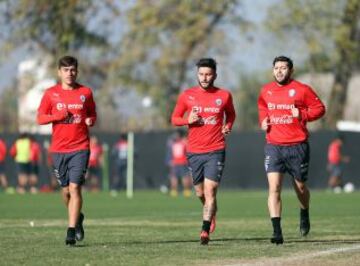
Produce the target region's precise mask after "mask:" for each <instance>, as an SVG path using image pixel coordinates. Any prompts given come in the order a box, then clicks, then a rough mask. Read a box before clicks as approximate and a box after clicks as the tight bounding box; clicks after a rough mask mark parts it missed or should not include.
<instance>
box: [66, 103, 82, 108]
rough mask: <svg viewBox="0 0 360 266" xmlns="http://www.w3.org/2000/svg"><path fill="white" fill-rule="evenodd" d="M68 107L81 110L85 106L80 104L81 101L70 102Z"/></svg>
mask: <svg viewBox="0 0 360 266" xmlns="http://www.w3.org/2000/svg"><path fill="white" fill-rule="evenodd" d="M67 108H68V109H76V110H81V109H83V108H84V105H83V104H79V103H70V104H68V105H67Z"/></svg>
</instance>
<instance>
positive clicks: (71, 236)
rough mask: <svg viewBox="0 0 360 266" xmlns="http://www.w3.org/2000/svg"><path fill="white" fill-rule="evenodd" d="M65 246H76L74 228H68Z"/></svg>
mask: <svg viewBox="0 0 360 266" xmlns="http://www.w3.org/2000/svg"><path fill="white" fill-rule="evenodd" d="M65 244H66V245H69V246H74V245H75V244H76V239H75V229H74V228H68V230H67V234H66V239H65Z"/></svg>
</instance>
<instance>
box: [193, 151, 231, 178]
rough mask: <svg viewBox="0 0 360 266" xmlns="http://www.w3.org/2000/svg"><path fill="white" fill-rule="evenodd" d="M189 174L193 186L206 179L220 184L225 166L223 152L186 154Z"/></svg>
mask: <svg viewBox="0 0 360 266" xmlns="http://www.w3.org/2000/svg"><path fill="white" fill-rule="evenodd" d="M187 158H188V161H189V169H190V174H191V176H192V179H193V184H194V185H198V184H200V183H203V182H204V178H205V177H206V178H208V179H210V180H213V181H215V182H218V183H219V182H220V181H221V177H222V174H223V171H224V166H225V150H219V151H213V152H207V153H188V154H187Z"/></svg>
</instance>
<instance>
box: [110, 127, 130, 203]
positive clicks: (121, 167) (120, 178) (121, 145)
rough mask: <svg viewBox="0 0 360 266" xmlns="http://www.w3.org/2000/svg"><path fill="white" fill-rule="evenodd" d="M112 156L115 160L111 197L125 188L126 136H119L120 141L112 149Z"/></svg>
mask: <svg viewBox="0 0 360 266" xmlns="http://www.w3.org/2000/svg"><path fill="white" fill-rule="evenodd" d="M112 155H113V157H114V158H115V167H116V174H115V175H114V176H113V180H112V185H111V193H112V195H113V196H116V195H117V192H118V191H120V190H121V189H123V188H125V186H126V172H127V156H128V140H127V135H126V134H120V139H119V140H118V141H117V142H116V143H115V145H114V147H113V148H112Z"/></svg>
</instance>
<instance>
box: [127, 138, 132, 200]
mask: <svg viewBox="0 0 360 266" xmlns="http://www.w3.org/2000/svg"><path fill="white" fill-rule="evenodd" d="M133 196H134V133H133V132H129V133H128V153H127V171H126V197H127V198H128V199H131V198H133Z"/></svg>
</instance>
